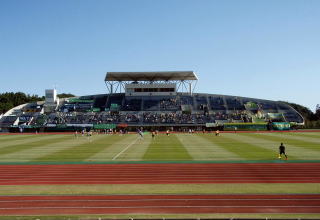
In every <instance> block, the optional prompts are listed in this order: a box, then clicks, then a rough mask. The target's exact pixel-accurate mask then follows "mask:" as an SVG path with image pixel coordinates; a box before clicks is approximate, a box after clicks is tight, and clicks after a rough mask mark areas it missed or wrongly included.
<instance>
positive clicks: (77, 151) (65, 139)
mask: <svg viewBox="0 0 320 220" xmlns="http://www.w3.org/2000/svg"><path fill="white" fill-rule="evenodd" d="M280 142H283V143H284V144H285V146H286V152H287V154H288V156H289V161H292V160H294V161H302V160H307V161H308V160H320V147H319V146H320V133H316V132H314V133H313V132H310V133H298V132H297V133H278V132H274V133H236V134H235V133H223V134H221V136H219V137H216V136H214V135H213V134H170V136H166V135H164V134H160V135H158V136H157V137H156V138H154V139H152V138H151V135H150V134H148V133H147V134H145V135H144V138H143V139H140V138H139V137H138V136H137V135H135V134H127V135H122V136H121V135H118V134H116V135H104V134H99V135H93V136H92V137H90V138H88V137H86V136H84V137H82V136H79V137H78V138H75V137H74V135H72V134H63V135H0V163H62V162H65V163H68V162H73V163H81V162H86V163H94V162H99V163H104V162H119V161H212V162H219V161H220V162H221V161H277V160H278V158H277V156H278V146H279V144H280Z"/></svg>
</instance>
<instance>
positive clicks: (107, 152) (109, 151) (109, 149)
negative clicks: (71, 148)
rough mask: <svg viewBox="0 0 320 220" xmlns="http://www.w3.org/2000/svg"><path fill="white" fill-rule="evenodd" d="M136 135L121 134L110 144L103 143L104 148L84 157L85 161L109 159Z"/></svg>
mask: <svg viewBox="0 0 320 220" xmlns="http://www.w3.org/2000/svg"><path fill="white" fill-rule="evenodd" d="M136 137H137V136H136V135H123V136H119V140H118V141H115V142H113V143H111V144H110V145H109V144H108V145H105V146H104V148H103V149H102V150H101V151H99V152H97V153H95V154H93V155H92V156H90V157H88V158H87V159H85V160H86V161H109V160H111V159H112V157H114V156H115V155H116V154H117V153H119V152H120V151H121V150H123V149H124V148H125V147H126V146H127V145H128V144H130V143H132V141H133V140H135V138H136Z"/></svg>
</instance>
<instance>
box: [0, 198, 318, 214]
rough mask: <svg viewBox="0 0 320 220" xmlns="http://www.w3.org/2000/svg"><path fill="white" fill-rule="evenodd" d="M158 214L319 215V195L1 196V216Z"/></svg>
mask: <svg viewBox="0 0 320 220" xmlns="http://www.w3.org/2000/svg"><path fill="white" fill-rule="evenodd" d="M156 213H158V214H164V213H166V214H169V213H269V214H270V213H320V194H317V195H130V196H128V195H117V196H97V195H92V196H0V215H49V214H56V215H59V214H60V215H61V214H73V215H75V214H156Z"/></svg>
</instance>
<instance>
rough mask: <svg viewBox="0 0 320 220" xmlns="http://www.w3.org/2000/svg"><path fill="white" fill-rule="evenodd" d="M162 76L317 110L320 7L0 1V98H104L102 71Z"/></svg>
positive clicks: (202, 1) (279, 1)
mask: <svg viewBox="0 0 320 220" xmlns="http://www.w3.org/2000/svg"><path fill="white" fill-rule="evenodd" d="M166 70H193V71H195V72H196V73H197V74H198V76H199V82H198V84H197V88H196V91H197V92H203V93H213V94H224V95H237V96H244V97H253V98H262V99H270V100H283V101H289V102H295V103H298V104H302V105H304V106H307V107H309V108H310V109H311V110H313V111H314V110H315V106H316V104H318V103H320V99H319V96H320V86H319V82H320V1H318V0H314V1H311V0H309V1H306V0H305V1H295V0H288V1H286V0H274V1H272V0H267V1H262V0H252V1H245V0H243V1H241V0H234V1H231V0H226V1H225V0H223V1H222V0H221V1H214V0H192V1H191V0H114V1H108V0H103V1H98V0H74V1H73V0H38V1H35V0H28V1H25V0H19V1H17V0H0V93H2V92H10V91H13V92H17V91H22V92H25V93H28V94H38V95H41V96H42V95H44V90H45V89H47V88H53V86H54V85H56V87H57V89H58V92H59V93H62V92H65V93H69V92H70V93H73V94H76V95H88V94H100V93H105V92H107V90H106V88H105V84H104V77H105V73H106V72H108V71H115V72H116V71H166Z"/></svg>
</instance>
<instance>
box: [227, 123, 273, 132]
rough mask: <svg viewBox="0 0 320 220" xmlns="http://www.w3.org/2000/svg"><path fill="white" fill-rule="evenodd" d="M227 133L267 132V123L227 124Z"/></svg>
mask: <svg viewBox="0 0 320 220" xmlns="http://www.w3.org/2000/svg"><path fill="white" fill-rule="evenodd" d="M224 130H226V131H237V130H240V131H241V130H242V131H266V130H267V123H225V124H224Z"/></svg>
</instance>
